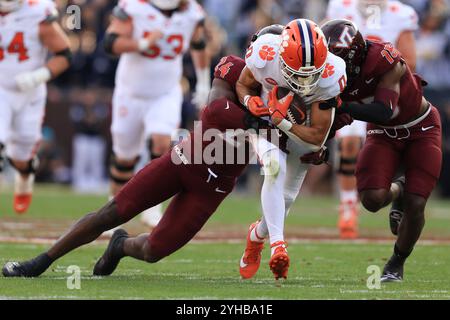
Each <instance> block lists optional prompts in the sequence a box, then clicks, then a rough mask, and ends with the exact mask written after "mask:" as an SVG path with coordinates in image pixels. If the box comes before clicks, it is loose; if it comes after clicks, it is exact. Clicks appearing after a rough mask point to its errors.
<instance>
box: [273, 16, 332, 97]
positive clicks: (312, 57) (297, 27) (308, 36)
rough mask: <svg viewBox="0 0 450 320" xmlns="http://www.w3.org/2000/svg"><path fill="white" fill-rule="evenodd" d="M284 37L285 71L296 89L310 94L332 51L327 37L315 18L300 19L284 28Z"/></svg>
mask: <svg viewBox="0 0 450 320" xmlns="http://www.w3.org/2000/svg"><path fill="white" fill-rule="evenodd" d="M281 38H282V40H281V41H282V42H281V46H280V58H281V59H280V63H281V66H280V67H281V73H282V75H283V77H284V78H285V80H286V82H287V83H288V85H289V87H290V88H291V89H292V90H293V91H294V92H296V93H298V94H307V93H308V92H310V91H311V90H312V89H313V88H314V87H315V86H316V85H317V83H318V82H319V80H320V76H321V75H322V72H323V70H324V69H325V65H326V60H327V54H328V48H327V41H326V39H325V36H324V35H323V33H322V30H321V29H320V28H319V26H318V25H317V24H315V23H314V22H312V21H311V20H307V19H296V20H293V21H291V22H289V23H288V24H287V25H286V26H285V27H284V30H283V33H282V34H281Z"/></svg>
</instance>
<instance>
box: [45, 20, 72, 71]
mask: <svg viewBox="0 0 450 320" xmlns="http://www.w3.org/2000/svg"><path fill="white" fill-rule="evenodd" d="M39 35H40V39H41V42H42V44H43V45H44V46H45V47H46V48H47V49H48V50H49V51H50V52H51V53H52V54H53V57H51V58H50V59H49V60H48V61H47V68H48V70H49V71H50V73H51V75H52V77H53V78H55V77H57V76H59V75H60V74H61V73H63V72H64V71H66V70H67V69H68V68H69V67H70V63H71V58H72V53H71V50H70V42H69V38H68V37H67V35H66V34H65V33H64V31H63V30H62V28H61V26H60V25H59V24H58V23H57V22H51V23H41V24H40V25H39Z"/></svg>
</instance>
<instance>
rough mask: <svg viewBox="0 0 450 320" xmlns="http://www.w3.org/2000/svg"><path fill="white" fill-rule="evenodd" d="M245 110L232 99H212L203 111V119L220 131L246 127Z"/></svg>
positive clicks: (207, 125) (208, 125)
mask: <svg viewBox="0 0 450 320" xmlns="http://www.w3.org/2000/svg"><path fill="white" fill-rule="evenodd" d="M245 114H246V113H245V111H244V110H243V109H242V108H240V107H239V106H237V105H236V104H235V103H233V102H232V101H230V100H228V99H226V98H221V99H217V100H214V101H212V102H211V103H210V104H209V105H208V106H207V107H206V108H205V109H204V110H203V112H202V116H201V120H202V122H203V123H204V124H206V127H208V128H216V129H218V130H220V131H225V130H227V129H246V127H245V122H244V117H245Z"/></svg>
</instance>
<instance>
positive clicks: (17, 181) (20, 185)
mask: <svg viewBox="0 0 450 320" xmlns="http://www.w3.org/2000/svg"><path fill="white" fill-rule="evenodd" d="M33 184H34V174H32V173H31V174H29V175H28V177H27V178H26V179H24V178H22V175H21V174H20V173H19V172H16V173H15V175H14V193H15V194H31V193H33Z"/></svg>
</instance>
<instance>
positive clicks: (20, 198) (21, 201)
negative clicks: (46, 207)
mask: <svg viewBox="0 0 450 320" xmlns="http://www.w3.org/2000/svg"><path fill="white" fill-rule="evenodd" d="M31 199H32V194H31V193H28V194H15V195H14V211H16V213H17V214H23V213H25V212H27V210H28V208H29V207H30V204H31Z"/></svg>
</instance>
